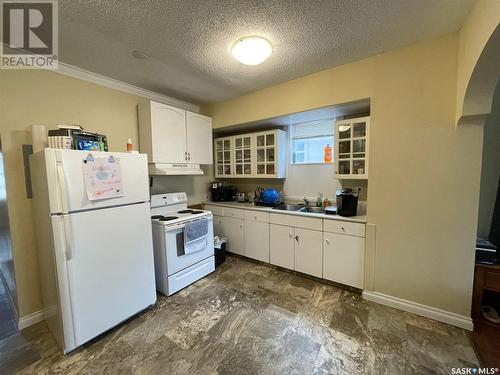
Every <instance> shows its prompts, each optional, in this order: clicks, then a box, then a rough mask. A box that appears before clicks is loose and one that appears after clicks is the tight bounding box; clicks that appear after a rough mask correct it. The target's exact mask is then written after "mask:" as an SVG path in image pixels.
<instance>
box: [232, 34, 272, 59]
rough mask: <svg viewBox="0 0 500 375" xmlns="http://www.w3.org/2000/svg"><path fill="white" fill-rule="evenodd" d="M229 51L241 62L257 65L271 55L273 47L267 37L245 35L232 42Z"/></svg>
mask: <svg viewBox="0 0 500 375" xmlns="http://www.w3.org/2000/svg"><path fill="white" fill-rule="evenodd" d="M231 53H232V54H233V57H234V58H235V59H236V60H238V61H239V62H240V63H242V64H245V65H259V64H260V63H262V62H264V60H266V59H267V58H268V57H269V56H271V53H273V47H272V46H271V43H269V41H268V40H267V39H264V38H262V37H260V36H247V37H244V38H241V39H240V40H238V41H237V42H236V43H235V44H234V46H233V48H232V50H231Z"/></svg>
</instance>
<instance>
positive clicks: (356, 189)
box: [353, 186, 363, 195]
mask: <svg viewBox="0 0 500 375" xmlns="http://www.w3.org/2000/svg"><path fill="white" fill-rule="evenodd" d="M353 190H354V191H357V192H358V195H361V191H362V190H363V188H362V187H361V186H355V187H354V189H353Z"/></svg>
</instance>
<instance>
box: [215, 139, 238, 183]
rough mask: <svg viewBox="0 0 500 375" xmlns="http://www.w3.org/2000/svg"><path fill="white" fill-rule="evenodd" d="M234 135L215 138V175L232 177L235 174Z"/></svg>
mask: <svg viewBox="0 0 500 375" xmlns="http://www.w3.org/2000/svg"><path fill="white" fill-rule="evenodd" d="M233 141H234V139H233V137H226V138H217V139H216V140H215V164H216V166H215V176H216V177H231V175H232V174H233V156H232V154H233Z"/></svg>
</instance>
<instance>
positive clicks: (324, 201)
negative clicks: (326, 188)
mask: <svg viewBox="0 0 500 375" xmlns="http://www.w3.org/2000/svg"><path fill="white" fill-rule="evenodd" d="M329 205H330V201H329V200H328V194H326V193H325V197H324V198H323V207H324V208H326V207H328V206H329Z"/></svg>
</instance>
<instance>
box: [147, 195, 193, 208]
mask: <svg viewBox="0 0 500 375" xmlns="http://www.w3.org/2000/svg"><path fill="white" fill-rule="evenodd" d="M179 203H187V194H186V193H167V194H154V195H152V196H151V207H158V206H171V205H174V204H179Z"/></svg>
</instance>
